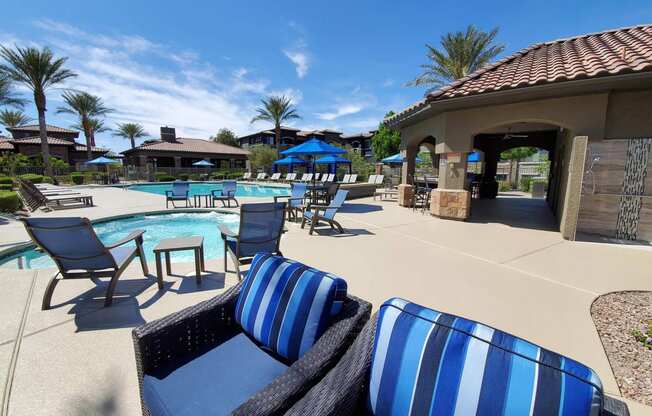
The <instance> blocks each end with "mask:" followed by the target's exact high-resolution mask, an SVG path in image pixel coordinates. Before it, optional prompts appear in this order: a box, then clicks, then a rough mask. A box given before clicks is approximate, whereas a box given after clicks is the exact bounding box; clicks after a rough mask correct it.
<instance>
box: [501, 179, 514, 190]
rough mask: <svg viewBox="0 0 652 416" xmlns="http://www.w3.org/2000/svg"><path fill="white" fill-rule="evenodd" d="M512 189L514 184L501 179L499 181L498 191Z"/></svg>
mask: <svg viewBox="0 0 652 416" xmlns="http://www.w3.org/2000/svg"><path fill="white" fill-rule="evenodd" d="M511 190H512V185H510V184H509V182H505V181H501V182H498V192H508V191H511Z"/></svg>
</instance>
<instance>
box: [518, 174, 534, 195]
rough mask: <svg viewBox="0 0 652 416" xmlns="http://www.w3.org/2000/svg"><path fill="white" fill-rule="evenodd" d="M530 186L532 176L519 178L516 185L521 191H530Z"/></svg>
mask: <svg viewBox="0 0 652 416" xmlns="http://www.w3.org/2000/svg"><path fill="white" fill-rule="evenodd" d="M531 186H532V178H531V177H524V178H521V180H520V183H519V186H518V187H519V189H520V190H521V191H523V192H530V189H531Z"/></svg>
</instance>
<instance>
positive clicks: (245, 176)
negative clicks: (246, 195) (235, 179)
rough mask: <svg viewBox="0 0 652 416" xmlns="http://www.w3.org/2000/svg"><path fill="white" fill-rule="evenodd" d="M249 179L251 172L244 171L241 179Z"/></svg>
mask: <svg viewBox="0 0 652 416" xmlns="http://www.w3.org/2000/svg"><path fill="white" fill-rule="evenodd" d="M250 179H251V172H245V173H244V174H243V175H242V180H243V181H248V180H250Z"/></svg>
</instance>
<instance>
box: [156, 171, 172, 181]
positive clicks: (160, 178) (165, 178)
mask: <svg viewBox="0 0 652 416" xmlns="http://www.w3.org/2000/svg"><path fill="white" fill-rule="evenodd" d="M175 179H176V178H175V177H174V176H172V175H168V174H167V173H157V174H156V181H157V182H172V181H174V180H175Z"/></svg>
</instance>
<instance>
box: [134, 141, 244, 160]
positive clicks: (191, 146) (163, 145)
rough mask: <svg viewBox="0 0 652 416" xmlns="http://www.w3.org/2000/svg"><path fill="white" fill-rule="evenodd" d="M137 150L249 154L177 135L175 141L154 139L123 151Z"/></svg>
mask: <svg viewBox="0 0 652 416" xmlns="http://www.w3.org/2000/svg"><path fill="white" fill-rule="evenodd" d="M136 151H150V152H151V151H163V152H184V153H211V154H222V155H224V154H227V155H241V156H247V155H249V152H248V151H246V150H243V149H240V148H239V147H233V146H227V145H225V144H221V143H215V142H211V141H208V140H203V139H189V138H183V137H177V139H176V141H175V142H166V141H162V140H153V141H151V142H149V143H143V144H142V145H140V146H138V147H136V148H135V149H129V150H126V151H124V152H122V153H131V152H136Z"/></svg>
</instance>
